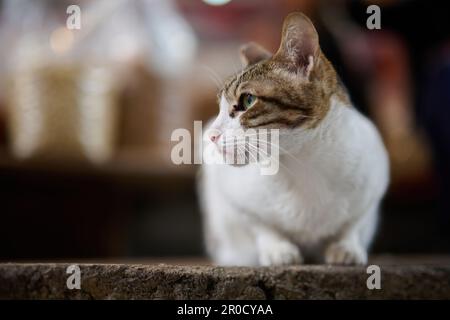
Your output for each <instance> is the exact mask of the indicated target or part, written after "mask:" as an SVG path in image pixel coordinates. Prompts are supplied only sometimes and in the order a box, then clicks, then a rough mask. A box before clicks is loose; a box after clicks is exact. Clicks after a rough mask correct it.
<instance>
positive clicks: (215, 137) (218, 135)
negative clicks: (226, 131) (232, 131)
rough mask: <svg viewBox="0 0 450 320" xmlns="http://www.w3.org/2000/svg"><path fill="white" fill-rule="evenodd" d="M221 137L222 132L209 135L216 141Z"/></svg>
mask: <svg viewBox="0 0 450 320" xmlns="http://www.w3.org/2000/svg"><path fill="white" fill-rule="evenodd" d="M219 137H220V133H213V134H211V135H210V136H209V138H210V139H211V141H212V142H216V141H217V140H219Z"/></svg>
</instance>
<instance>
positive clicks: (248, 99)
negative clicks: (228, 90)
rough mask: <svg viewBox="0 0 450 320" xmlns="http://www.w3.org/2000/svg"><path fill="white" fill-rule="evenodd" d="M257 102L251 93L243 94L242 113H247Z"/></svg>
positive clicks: (241, 99)
mask: <svg viewBox="0 0 450 320" xmlns="http://www.w3.org/2000/svg"><path fill="white" fill-rule="evenodd" d="M255 102H256V97H255V96H254V95H252V94H250V93H243V94H242V95H241V98H240V99H239V107H240V109H241V111H245V110H247V109H248V108H250V107H251V106H253V105H254V104H255Z"/></svg>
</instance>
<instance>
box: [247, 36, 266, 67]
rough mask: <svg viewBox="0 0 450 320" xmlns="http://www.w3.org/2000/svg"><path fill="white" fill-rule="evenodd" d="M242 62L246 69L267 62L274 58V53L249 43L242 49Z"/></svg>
mask: <svg viewBox="0 0 450 320" xmlns="http://www.w3.org/2000/svg"><path fill="white" fill-rule="evenodd" d="M240 52H241V61H242V64H243V66H244V67H247V66H249V65H252V64H255V63H258V62H260V61H262V60H267V59H270V58H271V57H272V53H270V52H269V51H267V50H266V49H264V48H263V47H261V46H260V45H259V44H256V43H254V42H249V43H247V44H245V45H243V46H242V47H241V50H240Z"/></svg>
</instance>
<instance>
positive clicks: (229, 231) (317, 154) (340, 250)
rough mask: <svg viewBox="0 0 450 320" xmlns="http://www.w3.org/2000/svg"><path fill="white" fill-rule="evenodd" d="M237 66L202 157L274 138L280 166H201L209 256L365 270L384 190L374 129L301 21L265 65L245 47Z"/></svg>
mask: <svg viewBox="0 0 450 320" xmlns="http://www.w3.org/2000/svg"><path fill="white" fill-rule="evenodd" d="M241 56H242V60H243V62H244V69H243V70H242V71H241V72H239V73H238V74H236V75H234V76H232V77H230V78H229V79H228V80H227V81H226V82H225V84H224V86H223V88H222V89H221V90H220V92H219V95H218V99H219V106H220V108H219V114H218V116H217V118H216V119H215V120H213V121H212V123H210V124H209V126H208V131H207V140H208V141H207V142H206V144H207V145H208V146H211V145H213V146H214V147H213V150H214V151H213V152H212V153H205V155H204V157H210V158H211V157H212V158H215V157H216V158H220V157H222V156H223V152H224V149H223V147H224V145H225V144H229V141H232V138H234V137H233V133H232V132H235V131H233V130H236V129H242V130H248V129H263V128H265V129H279V159H278V161H279V163H280V166H279V170H278V172H277V173H276V174H274V175H262V174H261V173H260V171H259V170H258V168H259V165H260V163H259V162H258V161H257V160H255V161H253V162H251V161H248V163H246V164H244V165H228V164H215V163H212V162H213V161H211V159H209V162H208V163H209V164H203V165H202V168H201V170H200V171H201V172H200V178H199V193H200V200H201V201H200V202H201V206H202V211H203V216H204V217H203V218H204V219H203V221H204V231H205V242H206V249H207V252H208V254H209V255H210V257H211V258H212V260H213V262H214V263H216V264H218V265H237V266H277V265H291V264H302V263H326V264H343V265H355V264H366V263H367V260H368V249H369V246H370V244H371V241H372V238H373V237H374V234H375V231H376V227H377V221H378V211H379V206H380V202H381V200H382V198H383V196H384V193H385V191H386V189H387V186H388V182H389V161H388V156H387V152H386V149H385V147H384V144H383V142H382V139H381V137H380V135H379V133H378V131H377V129H376V128H375V126H374V125H373V124H372V122H371V121H370V120H368V119H367V118H366V117H365V116H363V115H362V114H360V113H359V112H358V111H357V110H356V109H355V108H354V107H353V106H352V103H351V100H350V98H349V97H348V94H347V92H346V90H345V88H344V86H343V85H342V84H341V83H340V81H339V80H338V76H337V74H336V72H335V70H334V68H333V66H332V65H331V63H330V62H329V61H328V60H327V58H326V57H325V56H324V54H323V53H322V51H321V49H320V46H319V37H318V34H317V32H316V29H315V28H314V26H313V24H312V22H311V21H310V20H309V18H308V17H306V16H305V15H303V14H302V13H298V12H295V13H291V14H289V15H288V16H287V17H286V18H285V20H284V23H283V29H282V39H281V44H280V47H279V49H278V51H277V52H276V53H275V54H274V55H272V54H271V53H270V52H268V51H267V50H266V49H264V48H262V47H261V46H259V45H257V44H255V43H250V44H247V45H245V46H244V47H243V48H242V49H241ZM230 129H231V130H230ZM230 132H231V133H230ZM236 132H239V130H236ZM239 134H242V133H239ZM225 141H226V142H225ZM264 142H265V141H261V143H262V144H264ZM234 143H237V142H234ZM266 143H268V142H267V141H266ZM233 148H234V145H233ZM247 150H248V151H249V153H250V154H252V151H254V152H253V155H256V153H258V151H256V150H254V149H252V150H249V149H248V148H247ZM256 159H257V158H256ZM205 162H207V161H205Z"/></svg>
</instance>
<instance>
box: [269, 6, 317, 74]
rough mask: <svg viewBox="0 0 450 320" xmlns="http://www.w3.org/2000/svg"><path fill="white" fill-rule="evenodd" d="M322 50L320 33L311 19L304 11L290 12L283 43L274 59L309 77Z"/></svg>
mask: <svg viewBox="0 0 450 320" xmlns="http://www.w3.org/2000/svg"><path fill="white" fill-rule="evenodd" d="M319 52H320V46H319V35H318V34H317V31H316V29H315V28H314V25H313V24H312V22H311V20H309V18H308V17H307V16H305V15H304V14H303V13H300V12H294V13H291V14H289V15H288V16H287V17H286V19H284V23H283V32H282V35H281V44H280V48H279V49H278V51H277V53H276V54H275V57H274V59H276V60H278V61H281V62H282V63H283V64H284V65H286V66H287V67H288V70H289V71H292V72H295V73H300V74H302V75H303V76H305V77H306V78H308V77H309V75H310V73H311V70H312V69H313V68H314V65H315V64H317V59H318V56H319Z"/></svg>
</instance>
